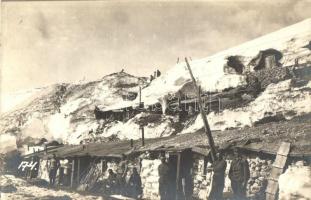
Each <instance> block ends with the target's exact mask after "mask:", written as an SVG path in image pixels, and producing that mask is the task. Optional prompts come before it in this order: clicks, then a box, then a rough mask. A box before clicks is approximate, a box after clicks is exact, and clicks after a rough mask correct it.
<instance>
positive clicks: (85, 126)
mask: <svg viewBox="0 0 311 200" xmlns="http://www.w3.org/2000/svg"><path fill="white" fill-rule="evenodd" d="M146 85H147V79H146V78H144V77H135V76H132V75H130V74H127V73H125V72H119V73H114V74H110V75H107V76H105V77H103V78H102V79H100V80H96V81H93V82H89V83H82V84H55V85H51V86H48V87H44V88H40V89H36V90H34V91H33V92H28V93H26V97H25V98H24V99H25V100H24V101H22V102H21V103H19V104H17V105H16V106H15V107H14V108H13V109H11V111H7V112H4V113H1V116H0V132H1V134H2V136H1V137H3V138H8V139H11V140H12V138H14V139H15V140H16V141H17V143H19V142H22V141H23V140H25V139H26V138H27V137H34V138H38V139H40V138H43V137H44V138H46V139H48V140H60V141H61V142H65V143H71V139H72V137H71V136H72V135H74V136H73V138H77V137H79V134H81V133H84V132H89V131H90V130H92V128H93V129H96V128H97V127H98V123H99V122H97V120H96V119H95V116H94V108H95V106H98V107H100V108H104V107H106V106H110V105H112V104H113V103H115V102H125V103H126V102H128V101H129V100H128V99H126V98H125V97H127V96H128V95H129V94H131V95H132V94H133V93H134V94H135V93H137V92H138V91H139V87H145V86H146ZM29 93H30V94H31V95H29ZM19 94H20V96H22V95H21V94H22V93H19ZM13 143H14V142H13ZM10 144H12V143H10Z"/></svg>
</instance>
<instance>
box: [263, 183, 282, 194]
mask: <svg viewBox="0 0 311 200" xmlns="http://www.w3.org/2000/svg"><path fill="white" fill-rule="evenodd" d="M278 187H279V183H278V182H277V181H272V180H270V181H268V185H267V189H266V193H269V194H275V193H276V191H277V190H278Z"/></svg>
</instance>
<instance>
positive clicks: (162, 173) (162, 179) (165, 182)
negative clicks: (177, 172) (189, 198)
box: [158, 157, 170, 200]
mask: <svg viewBox="0 0 311 200" xmlns="http://www.w3.org/2000/svg"><path fill="white" fill-rule="evenodd" d="M169 171H170V168H169V166H168V164H167V162H166V159H165V157H161V164H160V165H159V167H158V173H159V193H160V198H161V200H168V193H169V176H170V174H169Z"/></svg>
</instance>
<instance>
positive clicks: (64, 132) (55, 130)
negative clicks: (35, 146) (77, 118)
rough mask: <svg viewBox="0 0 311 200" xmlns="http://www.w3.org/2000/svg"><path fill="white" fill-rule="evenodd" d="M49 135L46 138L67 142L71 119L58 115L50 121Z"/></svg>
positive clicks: (51, 117) (53, 116)
mask: <svg viewBox="0 0 311 200" xmlns="http://www.w3.org/2000/svg"><path fill="white" fill-rule="evenodd" d="M47 127H48V134H46V137H49V138H52V139H54V140H61V141H66V139H67V136H68V134H69V132H68V130H69V128H70V117H65V116H64V115H63V114H61V113H56V114H54V115H52V116H50V118H49V119H48V125H47Z"/></svg>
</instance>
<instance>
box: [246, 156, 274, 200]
mask: <svg viewBox="0 0 311 200" xmlns="http://www.w3.org/2000/svg"><path fill="white" fill-rule="evenodd" d="M247 160H248V162H249V168H250V179H249V181H248V185H247V195H248V196H249V198H250V199H264V197H265V189H266V186H267V178H268V177H269V176H270V172H271V167H272V163H273V161H271V160H269V159H260V158H259V157H253V158H248V159H247Z"/></svg>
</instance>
